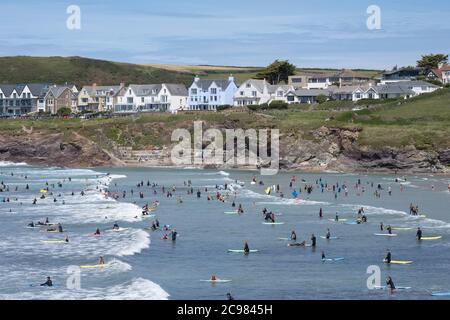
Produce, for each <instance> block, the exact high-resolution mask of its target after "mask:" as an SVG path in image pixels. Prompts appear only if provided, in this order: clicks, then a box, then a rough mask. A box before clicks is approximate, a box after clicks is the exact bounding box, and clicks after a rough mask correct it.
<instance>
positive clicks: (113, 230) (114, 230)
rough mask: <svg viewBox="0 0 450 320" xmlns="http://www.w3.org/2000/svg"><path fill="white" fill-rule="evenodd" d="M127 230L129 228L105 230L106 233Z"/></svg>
mask: <svg viewBox="0 0 450 320" xmlns="http://www.w3.org/2000/svg"><path fill="white" fill-rule="evenodd" d="M129 229H130V228H119V229H110V230H107V231H109V232H123V231H127V230H129Z"/></svg>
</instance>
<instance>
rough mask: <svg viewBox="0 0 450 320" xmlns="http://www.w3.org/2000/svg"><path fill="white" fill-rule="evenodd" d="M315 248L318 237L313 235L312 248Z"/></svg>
mask: <svg viewBox="0 0 450 320" xmlns="http://www.w3.org/2000/svg"><path fill="white" fill-rule="evenodd" d="M315 246H316V236H315V235H314V233H313V234H312V235H311V247H315Z"/></svg>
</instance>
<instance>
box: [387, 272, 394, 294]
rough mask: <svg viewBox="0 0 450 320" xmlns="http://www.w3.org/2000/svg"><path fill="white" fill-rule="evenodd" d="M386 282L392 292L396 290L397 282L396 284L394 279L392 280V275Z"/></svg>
mask: <svg viewBox="0 0 450 320" xmlns="http://www.w3.org/2000/svg"><path fill="white" fill-rule="evenodd" d="M386 284H387V285H388V287H389V289H391V293H393V292H394V290H395V284H394V281H393V280H392V277H391V276H388V277H387V279H386Z"/></svg>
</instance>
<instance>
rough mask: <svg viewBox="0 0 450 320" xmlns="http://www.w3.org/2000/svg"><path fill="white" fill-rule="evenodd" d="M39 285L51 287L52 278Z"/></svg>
mask: <svg viewBox="0 0 450 320" xmlns="http://www.w3.org/2000/svg"><path fill="white" fill-rule="evenodd" d="M41 286H47V287H53V282H52V280H50V279H48V280H47V281H45V282H44V283H42V284H41Z"/></svg>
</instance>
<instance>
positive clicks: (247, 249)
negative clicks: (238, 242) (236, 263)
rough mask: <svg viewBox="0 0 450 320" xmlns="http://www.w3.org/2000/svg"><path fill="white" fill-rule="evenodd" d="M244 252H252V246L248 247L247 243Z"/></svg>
mask: <svg viewBox="0 0 450 320" xmlns="http://www.w3.org/2000/svg"><path fill="white" fill-rule="evenodd" d="M244 252H245V253H250V248H249V247H248V244H245V247H244Z"/></svg>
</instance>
